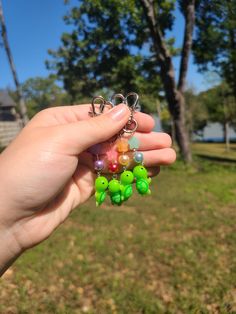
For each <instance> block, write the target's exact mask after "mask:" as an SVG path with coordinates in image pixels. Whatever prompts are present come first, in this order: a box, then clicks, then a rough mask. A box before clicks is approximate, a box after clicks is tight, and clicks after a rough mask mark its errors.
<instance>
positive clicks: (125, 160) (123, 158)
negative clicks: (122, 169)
mask: <svg viewBox="0 0 236 314" xmlns="http://www.w3.org/2000/svg"><path fill="white" fill-rule="evenodd" d="M118 160H119V163H120V164H121V165H122V166H128V165H129V162H130V158H129V156H128V155H120V157H119V159H118Z"/></svg>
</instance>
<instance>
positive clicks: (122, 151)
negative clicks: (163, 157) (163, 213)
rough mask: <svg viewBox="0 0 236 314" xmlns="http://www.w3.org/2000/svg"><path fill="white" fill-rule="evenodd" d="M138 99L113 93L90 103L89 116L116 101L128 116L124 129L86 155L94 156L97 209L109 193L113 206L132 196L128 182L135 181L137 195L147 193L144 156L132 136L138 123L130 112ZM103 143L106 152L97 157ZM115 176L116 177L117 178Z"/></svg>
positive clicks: (147, 181) (147, 180)
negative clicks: (131, 168) (104, 174)
mask: <svg viewBox="0 0 236 314" xmlns="http://www.w3.org/2000/svg"><path fill="white" fill-rule="evenodd" d="M138 99H139V96H138V94H136V93H133V92H132V93H129V94H127V96H126V97H124V96H123V95H122V94H114V95H113V96H112V98H111V102H108V101H106V100H105V99H104V98H103V97H102V96H96V97H94V98H93V100H92V106H91V111H90V112H89V114H90V116H92V117H94V116H97V115H100V114H102V113H103V111H104V108H105V106H107V105H109V107H113V106H115V105H116V102H117V100H119V103H120V100H121V102H122V103H125V104H126V105H127V106H128V107H129V110H130V117H129V120H128V122H127V123H126V125H125V126H124V128H123V129H122V130H121V131H120V132H119V134H117V135H116V136H115V137H113V139H111V140H110V142H108V143H102V144H97V145H94V146H92V147H90V149H89V152H90V153H92V154H93V156H94V159H95V160H94V170H95V171H96V173H97V178H96V180H95V199H96V206H100V205H101V204H102V203H103V202H104V200H105V198H106V195H107V194H109V196H110V199H111V203H112V204H113V205H119V206H120V205H121V204H122V203H123V202H124V201H127V200H128V199H129V198H130V197H131V196H132V194H133V187H132V183H133V182H134V180H135V181H136V189H137V191H138V193H139V194H141V195H145V194H151V191H150V189H149V185H150V183H151V178H149V177H148V172H147V169H146V168H145V166H144V160H143V159H144V156H143V153H142V152H139V151H138V148H139V140H138V138H137V137H135V136H133V135H134V133H135V132H136V130H137V128H138V123H137V121H136V120H135V118H134V112H135V111H136V110H137V107H138ZM103 144H104V145H105V144H106V145H107V147H108V149H107V151H106V153H105V154H104V152H103V155H105V156H106V162H105V159H104V158H103V159H102V158H101V153H102V150H103V149H102V148H103ZM133 162H135V163H136V166H135V167H134V168H133V170H132V171H131V170H128V167H129V166H130V164H131V163H133ZM105 168H106V169H108V171H109V173H110V174H111V175H112V179H111V180H110V181H108V179H107V178H106V177H105V176H102V175H101V173H102V172H103V171H104V169H105ZM118 173H120V178H119V179H118Z"/></svg>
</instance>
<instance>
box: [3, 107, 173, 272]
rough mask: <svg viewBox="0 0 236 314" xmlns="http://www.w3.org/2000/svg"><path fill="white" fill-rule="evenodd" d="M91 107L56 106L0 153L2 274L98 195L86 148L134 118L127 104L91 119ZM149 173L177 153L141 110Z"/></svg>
mask: <svg viewBox="0 0 236 314" xmlns="http://www.w3.org/2000/svg"><path fill="white" fill-rule="evenodd" d="M89 109H90V105H78V106H66V107H54V108H50V109H46V110H44V111H42V112H40V113H39V114H37V115H36V116H35V117H34V118H33V119H32V120H31V121H30V122H29V123H28V124H27V126H26V127H25V128H24V129H23V130H22V131H21V133H20V134H19V135H18V136H17V138H16V139H15V140H14V141H13V142H12V143H11V144H10V145H9V146H8V147H7V148H6V149H5V150H4V151H3V153H2V154H1V155H0V177H1V180H0V242H1V246H0V274H2V273H4V271H5V270H6V269H7V268H8V267H9V266H10V265H11V264H12V262H13V261H14V260H15V259H16V258H17V257H18V256H20V255H21V254H22V253H23V252H24V251H25V250H26V249H29V248H30V247H32V246H35V245H36V244H38V243H40V242H42V241H44V240H45V239H46V238H48V237H49V236H50V235H51V233H52V232H53V231H54V230H55V229H56V228H57V227H58V226H59V225H60V224H61V223H62V222H63V221H64V220H65V219H66V218H67V216H68V215H69V213H70V212H71V210H72V209H73V208H75V207H77V206H78V205H80V204H82V203H84V202H85V201H86V200H88V199H89V197H90V196H91V195H92V194H93V193H94V180H95V178H96V174H95V173H94V168H93V159H92V155H91V154H90V153H88V152H85V151H86V150H87V148H89V147H90V146H91V145H94V144H96V143H100V142H104V141H106V140H108V139H109V138H111V137H112V136H114V135H115V134H117V133H118V132H119V131H120V130H121V129H122V128H123V126H124V125H125V123H126V122H127V121H128V119H129V115H130V112H129V110H128V109H127V106H126V105H122V104H121V105H118V106H116V107H115V108H114V109H112V110H109V111H108V112H106V113H104V114H102V115H100V116H97V117H93V118H91V117H90V116H89V115H88V111H89ZM135 119H136V120H137V122H138V125H139V127H138V130H137V133H136V136H137V137H138V138H139V140H140V141H141V146H140V150H142V152H143V153H144V160H145V166H146V167H147V168H148V171H149V175H151V176H154V175H156V174H157V173H158V172H159V167H157V165H169V164H171V163H173V162H174V161H175V158H176V155H175V152H174V150H173V149H171V148H170V147H171V139H170V137H169V136H168V135H167V134H163V133H154V132H151V131H152V129H153V127H154V121H153V119H152V118H151V117H150V116H148V115H146V114H143V113H136V114H135Z"/></svg>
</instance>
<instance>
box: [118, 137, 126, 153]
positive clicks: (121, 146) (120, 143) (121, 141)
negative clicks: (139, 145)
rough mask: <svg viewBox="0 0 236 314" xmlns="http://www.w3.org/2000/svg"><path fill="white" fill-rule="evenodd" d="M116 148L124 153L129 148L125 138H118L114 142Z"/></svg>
mask: <svg viewBox="0 0 236 314" xmlns="http://www.w3.org/2000/svg"><path fill="white" fill-rule="evenodd" d="M116 148H117V151H118V152H119V153H125V152H127V151H128V150H129V143H128V140H127V139H126V138H120V139H119V140H117V142H116Z"/></svg>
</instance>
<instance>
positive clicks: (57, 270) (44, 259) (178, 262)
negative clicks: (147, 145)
mask: <svg viewBox="0 0 236 314" xmlns="http://www.w3.org/2000/svg"><path fill="white" fill-rule="evenodd" d="M235 170H236V167H235V166H234V165H227V166H222V165H219V164H212V163H210V162H206V161H202V160H198V161H197V162H196V163H195V166H194V167H188V168H186V167H185V166H184V165H183V164H181V163H179V162H177V163H176V164H175V165H174V166H173V167H171V168H168V169H167V168H165V169H162V171H161V173H160V175H159V176H158V177H157V178H156V179H154V180H153V184H152V196H146V197H142V196H139V195H137V194H136V195H135V197H133V198H132V199H131V200H129V201H128V202H127V203H126V204H125V205H123V206H121V207H113V206H110V204H109V202H107V203H106V204H105V205H104V206H102V207H100V208H96V207H95V206H94V199H93V198H92V199H91V200H90V201H89V202H88V203H87V204H86V205H84V206H83V207H81V208H77V209H75V210H74V211H73V213H72V214H71V216H70V217H69V218H68V219H67V221H66V222H65V223H64V224H63V225H62V226H60V228H58V229H57V230H56V232H55V233H54V234H53V236H52V237H51V238H50V239H48V240H47V241H45V242H44V243H42V244H41V245H39V246H38V247H35V248H34V249H32V250H29V251H28V252H27V253H25V254H24V255H23V256H21V257H20V258H19V259H18V261H17V262H16V263H15V264H14V265H13V266H12V267H11V268H10V269H9V270H8V272H7V273H6V274H5V275H4V277H3V278H2V281H1V282H0V300H1V303H0V313H4V314H7V313H99V314H100V313H236V286H235V282H236V232H235V219H236V211H235V207H236V206H235V196H236V175H235Z"/></svg>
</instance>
